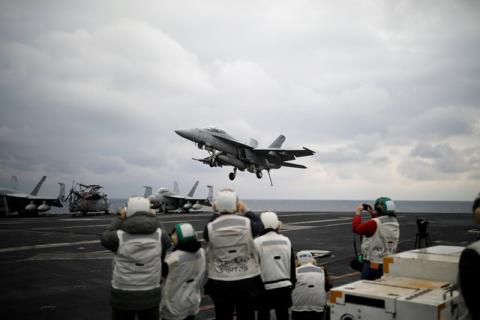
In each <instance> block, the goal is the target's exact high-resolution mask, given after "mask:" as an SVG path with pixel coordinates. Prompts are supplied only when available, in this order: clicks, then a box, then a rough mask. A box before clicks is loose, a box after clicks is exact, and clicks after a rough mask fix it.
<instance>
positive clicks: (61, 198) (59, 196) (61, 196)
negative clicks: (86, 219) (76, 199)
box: [57, 182, 65, 202]
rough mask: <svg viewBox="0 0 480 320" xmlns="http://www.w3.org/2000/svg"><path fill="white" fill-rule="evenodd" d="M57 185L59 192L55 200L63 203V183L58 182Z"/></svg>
mask: <svg viewBox="0 0 480 320" xmlns="http://www.w3.org/2000/svg"><path fill="white" fill-rule="evenodd" d="M58 184H59V185H60V190H59V191H58V197H57V199H58V200H60V202H63V201H65V183H63V182H59V183H58Z"/></svg>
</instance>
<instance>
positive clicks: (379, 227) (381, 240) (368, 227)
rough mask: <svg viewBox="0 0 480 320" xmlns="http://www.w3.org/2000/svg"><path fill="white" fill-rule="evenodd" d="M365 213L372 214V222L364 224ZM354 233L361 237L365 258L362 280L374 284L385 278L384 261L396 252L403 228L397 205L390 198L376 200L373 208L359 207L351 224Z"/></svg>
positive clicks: (368, 206) (361, 205)
mask: <svg viewBox="0 0 480 320" xmlns="http://www.w3.org/2000/svg"><path fill="white" fill-rule="evenodd" d="M362 211H368V212H370V214H371V216H372V219H370V220H369V221H367V222H365V223H362V215H361V214H362ZM352 230H353V232H354V233H356V234H359V235H362V236H363V240H362V254H363V256H364V260H363V269H362V279H365V280H375V279H378V278H380V277H382V275H383V258H384V257H386V256H389V255H392V254H394V253H395V252H396V251H397V246H398V240H399V238H400V227H399V224H398V221H397V218H396V217H395V203H394V202H393V201H392V199H390V198H387V197H380V198H378V199H377V200H375V204H374V206H373V208H372V207H371V206H370V205H365V204H360V205H358V206H357V207H356V210H355V215H354V217H353V220H352Z"/></svg>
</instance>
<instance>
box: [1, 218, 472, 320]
mask: <svg viewBox="0 0 480 320" xmlns="http://www.w3.org/2000/svg"><path fill="white" fill-rule="evenodd" d="M352 210H353V209H352ZM278 214H279V218H280V220H281V221H282V222H283V224H284V229H283V234H284V235H286V236H287V237H289V238H290V239H291V242H292V246H293V248H294V250H295V251H300V250H327V251H330V252H331V254H330V255H328V256H325V257H320V258H317V261H318V262H319V264H321V265H324V266H325V267H327V270H328V272H329V274H330V276H331V277H332V280H333V284H334V286H339V285H343V284H346V283H349V282H352V281H355V280H359V279H360V275H359V273H357V272H355V271H353V270H352V269H350V267H349V262H350V260H351V258H352V257H353V245H352V232H351V219H352V217H353V211H352V212H344V213H340V212H335V213H329V212H325V213H323V212H279V213H278ZM210 216H211V212H199V213H192V214H167V215H158V219H159V220H160V221H161V222H162V224H163V225H164V227H165V229H166V230H167V231H168V232H170V231H171V230H172V228H173V226H174V225H175V224H176V223H179V222H190V223H192V225H193V226H194V227H195V229H196V230H197V231H200V232H201V231H202V230H203V227H204V226H205V224H206V223H207V221H208V219H209V217H210ZM417 218H423V219H427V220H428V221H429V222H430V226H429V228H428V232H429V233H430V237H431V240H432V245H455V246H465V245H467V244H468V243H470V242H472V241H474V240H475V233H471V232H469V230H471V229H474V228H475V226H474V225H473V220H472V216H471V214H465V213H419V214H416V213H404V214H402V213H399V214H398V220H399V223H400V243H399V250H398V251H399V252H401V251H405V250H411V249H413V248H414V244H415V236H416V234H417V226H416V219H417ZM112 219H113V217H112V216H87V217H76V218H72V217H71V216H70V215H67V214H65V215H55V216H48V217H36V218H17V217H9V218H4V219H1V220H0V277H1V291H0V303H1V308H0V318H1V319H72V320H73V319H109V318H110V304H109V298H110V278H111V262H112V257H113V255H112V253H110V252H109V251H107V250H105V248H103V247H102V245H101V244H100V241H99V236H100V234H101V232H102V231H103V229H104V228H105V227H106V226H107V225H109V223H110V221H111V220H112ZM357 240H358V236H357ZM423 245H424V243H423ZM213 317H214V312H213V305H212V302H211V300H210V299H209V298H208V297H204V299H203V300H202V306H201V312H200V314H199V315H198V317H197V319H210V318H213Z"/></svg>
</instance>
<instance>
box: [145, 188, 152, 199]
mask: <svg viewBox="0 0 480 320" xmlns="http://www.w3.org/2000/svg"><path fill="white" fill-rule="evenodd" d="M143 187H144V188H145V193H144V194H143V197H144V198H148V197H150V196H151V195H152V187H150V186H143Z"/></svg>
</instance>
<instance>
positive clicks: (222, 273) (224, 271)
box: [207, 214, 260, 281]
mask: <svg viewBox="0 0 480 320" xmlns="http://www.w3.org/2000/svg"><path fill="white" fill-rule="evenodd" d="M207 228H208V237H209V241H208V247H207V261H208V263H207V268H208V277H209V278H210V279H214V280H222V281H235V280H242V279H248V278H253V277H255V276H257V275H259V274H260V266H259V264H258V257H257V252H256V250H255V245H254V242H253V237H252V231H251V227H250V220H249V219H248V218H246V217H243V216H239V215H234V214H226V215H221V216H220V217H218V218H217V219H215V220H214V221H212V222H210V223H209V224H208V225H207Z"/></svg>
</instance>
